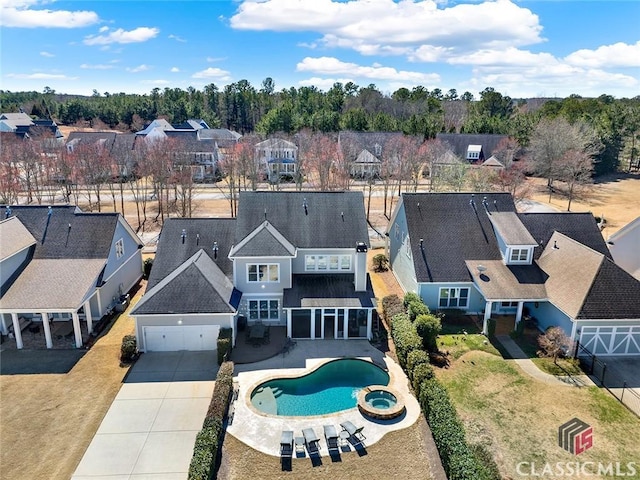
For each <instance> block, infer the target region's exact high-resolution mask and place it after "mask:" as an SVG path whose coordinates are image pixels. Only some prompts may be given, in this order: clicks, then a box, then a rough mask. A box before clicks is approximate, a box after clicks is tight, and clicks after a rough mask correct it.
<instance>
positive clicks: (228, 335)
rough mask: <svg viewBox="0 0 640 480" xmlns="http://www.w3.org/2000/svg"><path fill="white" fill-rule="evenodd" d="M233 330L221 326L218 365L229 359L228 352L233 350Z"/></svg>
mask: <svg viewBox="0 0 640 480" xmlns="http://www.w3.org/2000/svg"><path fill="white" fill-rule="evenodd" d="M232 336H233V330H231V329H230V328H221V329H220V333H219V334H218V347H217V348H218V365H222V362H224V361H225V360H227V358H228V356H227V354H228V353H230V352H231V340H232Z"/></svg>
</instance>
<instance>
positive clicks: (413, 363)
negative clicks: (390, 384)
mask: <svg viewBox="0 0 640 480" xmlns="http://www.w3.org/2000/svg"><path fill="white" fill-rule="evenodd" d="M421 363H429V354H428V353H427V352H425V351H424V350H412V351H410V352H409V354H408V355H407V374H408V375H409V380H413V369H414V368H416V367H417V366H418V365H420V364H421Z"/></svg>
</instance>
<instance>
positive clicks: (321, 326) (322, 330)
mask: <svg viewBox="0 0 640 480" xmlns="http://www.w3.org/2000/svg"><path fill="white" fill-rule="evenodd" d="M320 338H321V339H322V340H324V308H322V309H320Z"/></svg>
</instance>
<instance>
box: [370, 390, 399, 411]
mask: <svg viewBox="0 0 640 480" xmlns="http://www.w3.org/2000/svg"><path fill="white" fill-rule="evenodd" d="M364 400H365V402H367V404H368V405H369V406H371V407H373V408H380V409H382V410H387V409H389V408H392V407H394V406H395V405H396V403H397V399H396V396H395V395H394V394H392V393H389V392H385V391H382V390H374V391H373V392H369V393H367V395H366V396H365V397H364Z"/></svg>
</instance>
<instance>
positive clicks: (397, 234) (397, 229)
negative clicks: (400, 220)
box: [393, 223, 400, 240]
mask: <svg viewBox="0 0 640 480" xmlns="http://www.w3.org/2000/svg"><path fill="white" fill-rule="evenodd" d="M393 233H394V235H395V237H396V240H400V226H399V225H398V224H397V223H396V224H395V227H394V229H393Z"/></svg>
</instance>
